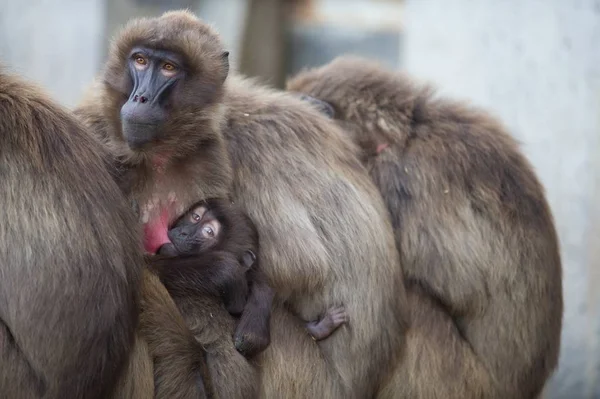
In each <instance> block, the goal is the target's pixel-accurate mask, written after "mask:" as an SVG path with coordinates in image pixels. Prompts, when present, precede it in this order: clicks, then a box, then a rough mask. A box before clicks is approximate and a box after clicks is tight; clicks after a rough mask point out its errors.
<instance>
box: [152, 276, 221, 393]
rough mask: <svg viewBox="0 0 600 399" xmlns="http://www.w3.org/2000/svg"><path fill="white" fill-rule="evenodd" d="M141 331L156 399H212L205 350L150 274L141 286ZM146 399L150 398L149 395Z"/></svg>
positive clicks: (155, 278)
mask: <svg viewBox="0 0 600 399" xmlns="http://www.w3.org/2000/svg"><path fill="white" fill-rule="evenodd" d="M140 327H141V328H140V330H141V335H142V337H143V339H144V340H145V341H146V342H147V343H148V351H149V353H150V354H151V355H152V358H153V372H154V386H153V388H155V390H154V397H155V398H157V399H160V398H173V399H177V398H205V397H208V398H211V397H214V393H213V392H212V390H213V388H212V381H211V379H210V376H209V371H208V368H207V364H206V352H205V350H204V348H202V346H200V344H199V343H198V342H197V341H196V340H195V339H194V336H193V334H192V332H191V331H190V329H189V328H188V326H187V325H186V323H185V320H184V319H183V318H182V316H181V314H180V313H179V310H178V308H177V305H176V304H175V302H173V300H172V299H171V297H170V296H169V294H168V292H167V291H166V289H165V287H164V286H163V285H162V284H161V283H160V280H159V279H158V277H157V276H156V275H154V274H152V273H149V272H146V274H145V278H144V285H143V286H142V313H141V317H140ZM141 360H142V361H143V358H141ZM199 383H200V384H199ZM198 385H201V386H202V385H203V386H204V390H202V389H199V388H198ZM140 397H142V396H140ZM146 397H152V392H151V394H150V396H146Z"/></svg>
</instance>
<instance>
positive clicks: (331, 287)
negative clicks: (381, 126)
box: [78, 11, 408, 398]
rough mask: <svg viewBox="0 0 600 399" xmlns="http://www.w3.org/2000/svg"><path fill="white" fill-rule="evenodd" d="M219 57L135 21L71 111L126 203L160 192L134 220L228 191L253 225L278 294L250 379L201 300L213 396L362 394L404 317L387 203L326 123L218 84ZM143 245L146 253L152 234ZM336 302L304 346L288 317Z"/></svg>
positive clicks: (248, 87) (390, 368) (396, 347)
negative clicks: (326, 324)
mask: <svg viewBox="0 0 600 399" xmlns="http://www.w3.org/2000/svg"><path fill="white" fill-rule="evenodd" d="M227 55H228V54H227V52H226V51H225V50H224V48H223V47H222V44H221V41H220V38H219V36H218V34H216V33H215V32H214V31H213V30H212V29H211V28H210V27H209V26H208V25H206V24H204V23H203V22H201V21H200V20H199V19H197V18H196V17H195V16H193V15H192V14H190V13H188V12H183V11H177V12H169V13H166V14H164V15H163V16H161V17H159V18H148V19H137V20H135V21H132V22H131V23H129V24H128V25H127V26H126V27H125V28H124V30H123V31H122V32H121V34H120V35H119V36H118V37H117V38H116V40H115V41H114V45H113V47H112V50H111V53H110V55H109V59H108V62H107V64H106V66H105V68H104V71H103V73H102V76H101V78H100V79H99V80H98V81H97V83H96V85H95V86H94V87H93V89H92V90H90V91H89V93H88V95H87V96H86V98H85V102H84V104H82V105H81V107H80V108H79V110H78V113H79V115H80V116H81V117H82V119H83V120H85V121H86V122H87V123H88V124H89V125H90V126H92V127H93V131H94V132H97V133H98V134H99V135H100V137H101V138H102V140H103V141H104V142H105V143H106V145H107V147H108V148H109V149H110V150H111V152H112V154H113V155H114V157H115V159H116V160H117V161H118V162H119V164H120V165H121V166H122V168H123V170H124V175H126V176H128V180H127V181H128V182H129V183H128V188H129V193H130V195H131V197H132V198H133V199H135V200H136V201H137V203H139V204H145V203H147V202H149V199H151V198H152V197H153V196H156V197H157V198H158V201H157V202H156V203H157V204H158V205H157V206H155V207H153V209H154V210H155V212H154V213H152V212H150V214H149V215H148V219H147V220H146V219H144V220H143V221H148V222H149V223H150V224H151V225H153V223H154V222H153V220H155V219H156V218H157V217H160V215H161V213H163V212H166V213H168V217H167V219H168V221H169V222H170V221H172V220H174V219H176V217H177V215H179V214H181V213H182V212H183V210H184V209H187V208H189V207H190V206H191V205H192V204H193V203H195V202H197V201H198V200H200V199H205V198H211V197H218V198H229V197H231V199H233V200H234V202H235V203H236V205H238V206H240V208H241V210H242V211H243V212H244V213H246V214H247V215H248V216H249V217H250V218H251V219H252V220H253V221H254V223H255V224H256V227H257V229H258V232H259V234H260V237H261V250H260V253H259V254H258V258H259V261H260V265H261V268H262V270H263V272H264V273H265V276H266V278H267V282H268V283H269V285H270V286H271V287H273V288H274V290H275V292H276V297H275V299H274V306H273V313H272V315H271V344H270V345H269V347H268V348H267V349H266V350H265V351H264V352H262V353H261V354H260V355H259V356H258V358H259V359H258V363H259V364H260V366H261V373H260V377H261V380H260V381H259V383H258V384H257V383H256V381H255V380H254V379H253V378H254V377H253V376H252V374H244V373H245V371H244V370H243V369H244V367H243V364H242V363H241V362H240V363H235V362H237V360H236V359H237V358H235V355H234V354H232V353H231V349H233V350H234V351H235V348H234V347H233V345H232V342H230V341H231V339H230V338H228V334H227V332H229V331H231V330H229V326H230V325H231V323H233V321H234V320H233V319H232V318H229V319H228V318H227V317H228V316H229V315H228V314H226V312H225V313H224V312H223V310H224V309H221V306H220V305H221V304H220V303H218V302H216V301H214V300H212V299H211V298H209V296H207V297H204V301H206V303H207V304H206V305H205V307H204V308H203V309H202V313H203V316H202V320H203V323H202V326H204V328H203V329H202V333H203V337H200V338H199V341H200V342H201V343H202V344H203V346H205V347H206V348H207V350H208V361H209V365H210V367H211V373H212V374H211V375H212V378H213V381H214V385H215V389H216V390H217V391H218V394H219V395H220V396H221V397H240V396H244V395H246V393H247V391H248V390H251V389H253V387H256V386H257V385H258V386H260V389H261V392H260V394H261V396H262V397H273V398H275V397H328V398H337V397H339V398H363V397H365V396H372V395H373V394H374V393H375V392H376V391H377V390H378V389H379V388H380V387H381V386H385V385H386V384H387V383H388V382H389V381H391V378H392V376H393V375H395V374H397V373H398V372H399V371H400V369H399V363H398V361H399V360H400V356H401V354H402V352H403V346H404V342H405V334H404V332H405V328H406V324H407V319H406V317H407V315H406V313H407V311H408V309H406V304H405V301H406V296H405V291H404V286H403V281H402V270H401V268H400V266H399V260H398V252H397V250H396V246H395V243H394V239H393V232H392V228H391V225H390V222H389V220H388V213H387V210H386V209H385V205H384V203H383V201H382V199H381V196H380V194H379V193H378V192H377V189H376V187H375V186H374V185H373V183H372V182H371V181H370V179H369V176H368V174H367V173H366V170H365V168H364V167H363V166H362V165H361V164H360V162H359V160H358V153H357V151H356V148H355V146H354V145H353V144H352V143H351V141H350V140H349V139H348V138H347V137H345V135H344V134H343V132H342V131H341V130H340V129H338V128H337V127H336V125H335V124H334V123H333V122H332V121H330V120H328V119H327V118H325V117H323V116H322V115H320V114H319V113H318V112H317V111H315V110H313V109H312V108H311V107H310V106H309V105H307V104H306V103H304V102H303V101H301V100H299V99H296V98H294V96H291V95H289V94H286V93H281V92H276V91H274V90H271V89H267V88H264V87H260V86H257V85H255V84H253V83H251V82H250V81H248V80H245V79H243V78H241V77H239V76H236V75H235V74H229V73H228V71H229V66H228V56H227ZM170 193H174V199H175V201H174V203H173V205H169V204H171V203H170V202H169V200H168V197H169V194H170ZM167 205H168V206H167ZM151 209H152V207H151ZM165 209H166V211H165ZM148 236H151V237H153V239H152V240H147V246H146V248H147V250H148V251H149V252H155V251H156V250H157V249H158V248H159V246H160V245H161V244H162V243H161V242H160V241H161V240H154V237H160V236H161V234H154V233H153V232H152V231H148ZM163 243H164V242H163ZM210 301H212V302H210ZM209 302H210V303H209ZM337 304H344V306H345V309H346V311H347V313H348V316H349V317H350V318H351V319H352V323H351V324H350V325H344V326H342V328H339V329H338V330H337V331H336V333H335V334H333V335H332V336H331V337H330V338H329V339H327V340H323V341H318V342H317V344H315V342H314V341H313V340H312V339H311V337H310V336H309V335H308V334H306V329H305V328H304V323H303V322H302V321H301V320H299V319H298V318H297V317H296V315H297V316H298V317H299V318H301V319H302V320H315V319H317V318H318V317H319V315H322V314H324V313H325V312H326V311H327V309H330V308H332V307H334V306H336V305H337ZM223 323H225V324H223ZM192 329H194V327H193V326H192ZM226 338H227V339H226ZM211 345H212V347H211ZM230 362H234V363H235V364H228V363H230ZM246 375H249V377H246Z"/></svg>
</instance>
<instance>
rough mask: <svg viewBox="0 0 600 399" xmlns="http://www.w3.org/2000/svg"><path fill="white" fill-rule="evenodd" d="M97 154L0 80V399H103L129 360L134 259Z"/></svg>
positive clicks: (64, 122) (18, 84) (52, 108)
mask: <svg viewBox="0 0 600 399" xmlns="http://www.w3.org/2000/svg"><path fill="white" fill-rule="evenodd" d="M105 155H106V154H105V153H104V152H103V150H102V147H101V146H100V145H99V143H98V142H97V141H96V140H95V139H94V138H93V137H92V136H91V134H90V133H89V132H88V131H87V130H86V129H85V128H84V126H83V124H81V122H79V121H78V120H77V119H76V118H75V117H74V116H73V115H71V114H70V113H68V112H67V111H66V110H64V109H62V108H61V107H60V106H59V105H58V104H56V103H54V102H53V101H52V100H50V99H49V98H48V96H47V95H46V94H44V93H43V92H42V91H40V90H39V89H37V88H35V87H34V86H32V85H30V84H28V83H25V82H24V81H22V80H21V79H19V78H17V77H16V76H12V75H9V74H6V73H4V72H3V71H0V177H1V180H2V184H0V204H1V206H0V220H1V221H2V222H1V223H0V370H1V371H0V397H3V398H15V399H16V398H38V397H45V398H66V397H68V398H104V397H108V396H110V395H111V394H112V393H113V392H114V388H115V386H116V385H117V384H118V379H119V376H120V374H121V373H122V371H123V370H124V367H125V365H126V363H127V361H128V357H129V353H130V351H131V350H132V347H133V346H134V333H135V328H136V325H137V320H138V286H139V279H140V273H141V270H142V267H143V259H142V257H141V252H140V249H141V246H140V243H139V239H138V236H137V234H138V231H137V229H136V228H135V219H134V218H133V213H132V212H131V210H130V208H129V205H128V203H127V202H126V200H125V198H124V196H123V195H122V193H121V192H120V190H119V188H118V186H117V185H116V184H115V182H114V181H113V178H112V177H111V174H110V170H109V169H107V164H106V163H105V160H104V157H105Z"/></svg>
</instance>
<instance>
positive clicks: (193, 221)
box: [168, 206, 224, 253]
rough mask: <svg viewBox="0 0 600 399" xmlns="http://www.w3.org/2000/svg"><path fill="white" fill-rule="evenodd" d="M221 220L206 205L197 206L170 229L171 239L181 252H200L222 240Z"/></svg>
mask: <svg viewBox="0 0 600 399" xmlns="http://www.w3.org/2000/svg"><path fill="white" fill-rule="evenodd" d="M222 227H223V226H222V225H221V222H220V221H219V220H218V219H217V218H216V216H215V215H214V214H213V212H211V211H209V210H208V209H207V207H206V206H196V207H194V209H192V210H191V211H189V212H188V213H186V214H185V215H184V216H183V217H182V218H180V219H179V220H178V221H177V223H175V225H174V226H173V227H172V228H171V229H170V230H169V233H168V235H169V239H170V240H171V242H172V243H173V245H174V246H175V248H176V249H177V250H178V251H179V252H180V253H200V252H202V251H206V250H208V249H210V248H214V247H215V246H216V245H217V244H218V243H219V242H221V241H222V239H223V238H222V236H223V234H224V232H222Z"/></svg>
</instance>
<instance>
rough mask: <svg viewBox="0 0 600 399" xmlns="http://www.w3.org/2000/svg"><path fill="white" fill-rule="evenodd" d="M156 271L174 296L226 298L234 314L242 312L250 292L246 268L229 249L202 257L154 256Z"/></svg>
mask: <svg viewBox="0 0 600 399" xmlns="http://www.w3.org/2000/svg"><path fill="white" fill-rule="evenodd" d="M150 262H151V269H152V270H154V271H155V272H156V273H157V274H158V276H159V277H160V280H161V281H162V283H163V284H164V285H165V287H166V288H167V290H168V291H169V293H170V294H171V295H173V296H174V297H180V296H183V297H190V296H198V295H200V296H202V295H212V296H216V297H221V298H223V301H224V303H225V306H226V307H227V310H228V311H229V312H230V313H232V314H239V313H241V312H242V310H243V307H244V305H245V304H246V299H247V295H248V281H247V279H246V275H245V273H244V270H243V268H242V267H241V266H240V264H239V262H238V261H237V259H235V257H233V256H232V255H231V254H229V253H227V252H219V251H216V252H213V253H211V254H206V255H202V256H178V257H156V258H154V259H152V258H151V260H150Z"/></svg>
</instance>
